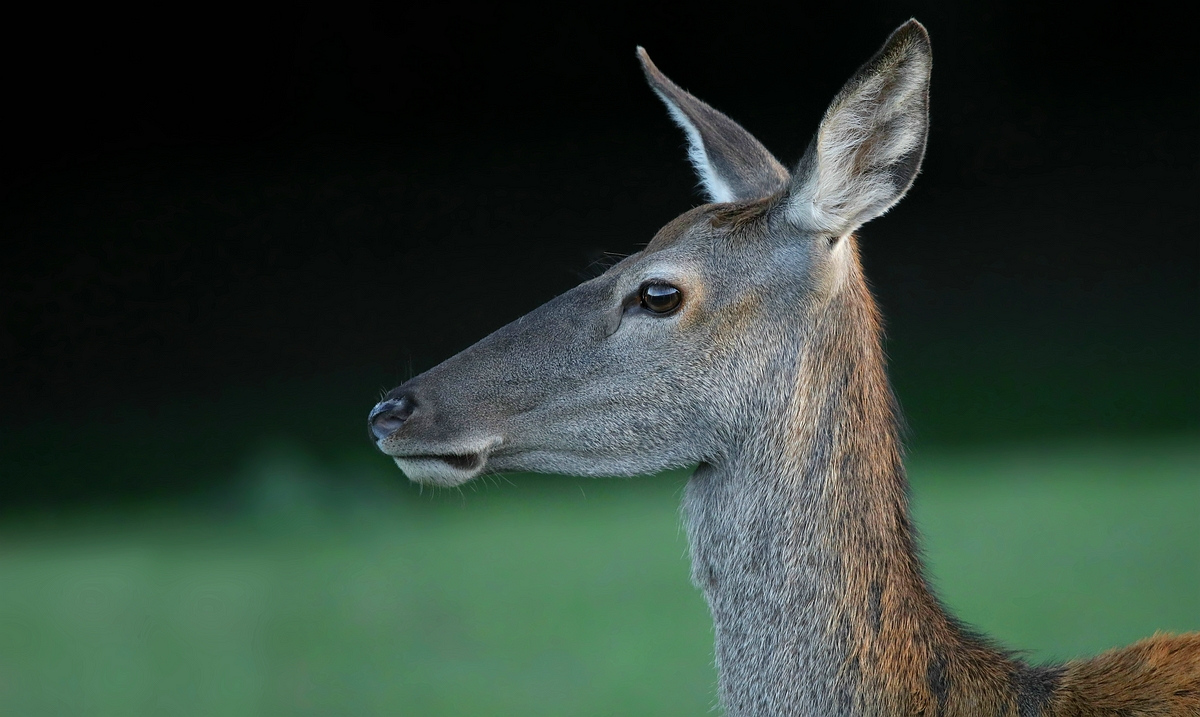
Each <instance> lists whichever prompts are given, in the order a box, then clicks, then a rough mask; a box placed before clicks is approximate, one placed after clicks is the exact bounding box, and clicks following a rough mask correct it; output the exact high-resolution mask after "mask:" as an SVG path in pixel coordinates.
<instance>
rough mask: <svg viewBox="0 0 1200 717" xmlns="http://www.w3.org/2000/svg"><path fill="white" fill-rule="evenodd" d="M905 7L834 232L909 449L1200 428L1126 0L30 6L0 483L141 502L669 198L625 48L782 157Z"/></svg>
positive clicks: (622, 232) (1135, 33) (361, 395)
mask: <svg viewBox="0 0 1200 717" xmlns="http://www.w3.org/2000/svg"><path fill="white" fill-rule="evenodd" d="M910 16H915V17H917V18H918V19H919V20H921V21H922V22H923V23H925V24H926V26H927V27H928V28H929V31H930V33H931V35H932V38H933V48H934V58H935V62H934V74H933V89H932V113H933V114H932V128H931V138H930V145H929V151H928V154H927V157H926V162H925V165H924V171H923V173H922V176H921V177H920V178H919V179H918V181H917V184H916V186H915V187H914V189H913V190H912V192H911V193H910V194H909V196H908V197H907V198H906V199H905V201H904V202H903V203H902V204H901V205H899V206H898V207H897V208H896V209H895V210H893V212H892V213H891V214H890V215H889V216H887V217H886V218H884V219H882V220H879V221H877V222H875V223H873V224H870V225H868V226H867V227H865V228H864V229H863V230H862V232H861V235H862V237H863V247H864V254H865V257H864V259H865V262H866V264H867V270H868V273H869V276H871V278H872V280H873V283H874V286H875V289H876V292H877V296H878V297H879V299H880V302H881V304H882V305H883V309H884V312H885V314H886V316H887V317H888V320H889V336H890V339H889V344H888V350H889V353H890V355H891V357H892V374H893V378H894V381H895V384H896V387H897V391H898V393H899V395H900V399H901V402H902V403H903V405H904V407H905V409H906V412H907V414H908V417H909V422H910V424H911V436H910V442H911V443H912V444H913V446H914V447H916V448H922V447H925V446H938V445H959V444H979V443H984V442H994V441H1043V440H1057V439H1059V438H1062V439H1069V438H1073V437H1079V436H1087V437H1100V438H1103V437H1104V436H1108V435H1117V434H1121V435H1125V434H1157V433H1174V432H1180V431H1193V430H1195V429H1196V428H1197V426H1198V425H1200V382H1198V381H1197V376H1198V374H1197V368H1198V358H1200V346H1198V338H1200V330H1198V329H1200V301H1198V299H1200V288H1198V284H1200V281H1198V278H1200V256H1198V242H1197V230H1196V226H1197V224H1196V220H1197V210H1196V200H1197V167H1198V163H1197V160H1198V157H1200V153H1198V147H1197V141H1196V133H1197V128H1200V113H1198V111H1197V109H1198V104H1200V103H1198V99H1200V89H1198V83H1197V81H1196V76H1195V68H1196V66H1197V62H1196V59H1197V58H1196V52H1195V47H1196V42H1195V39H1194V37H1191V36H1189V35H1188V34H1186V33H1185V27H1186V26H1187V23H1186V22H1185V20H1184V18H1183V17H1180V16H1178V15H1176V14H1174V13H1172V12H1169V11H1166V10H1164V9H1162V8H1155V7H1151V6H1149V5H1147V4H1144V3H1139V4H1136V5H1130V6H1127V7H1126V8H1125V9H1123V10H1121V11H1119V12H1117V11H1106V10H1105V9H1103V8H1101V7H1097V6H1089V8H1088V9H1087V11H1086V12H1080V11H1076V10H1074V9H1073V7H1068V6H1066V5H1064V6H1061V7H1047V6H1045V5H1042V4H1036V5H1035V4H1029V5H1020V4H1005V5H990V6H985V5H974V4H972V5H966V4H961V3H946V4H939V3H924V2H916V3H882V2H867V3H862V2H859V3H853V4H845V5H831V4H829V3H820V4H818V3H812V4H804V3H793V4H790V5H787V6H781V7H768V6H734V5H730V4H725V5H722V6H721V7H719V8H707V9H706V8H702V7H700V6H697V5H694V4H692V5H684V4H675V5H667V4H660V5H654V6H642V5H632V4H631V5H622V4H614V3H610V4H603V5H601V4H594V5H586V6H581V7H572V8H570V9H566V8H560V9H557V10H549V11H544V10H533V9H523V8H517V7H509V6H491V7H488V8H478V9H477V8H472V7H467V6H465V5H461V4H458V3H452V2H446V3H437V4H431V5H427V6H424V7H420V8H416V7H409V6H404V5H400V4H386V3H339V4H337V5H332V4H330V5H326V4H321V3H313V4H311V5H309V6H307V7H306V8H299V7H291V6H289V7H280V8H268V7H264V6H220V5H213V4H210V3H206V4H194V5H176V6H172V7H171V8H169V9H168V8H164V7H157V8H151V7H132V6H129V7H125V8H119V9H113V8H90V9H84V10H78V9H72V10H71V11H70V12H67V11H66V10H65V9H63V8H47V9H45V10H43V11H40V12H39V13H35V14H26V15H14V16H12V17H11V18H10V20H9V25H8V33H7V34H8V36H9V38H8V39H7V40H6V41H5V43H3V50H2V52H3V53H4V55H5V58H4V69H3V73H4V76H5V78H4V96H5V98H6V102H5V105H6V106H7V108H8V111H7V112H6V113H5V114H6V115H7V117H6V119H7V120H8V127H9V129H8V130H7V131H6V133H5V137H6V139H7V141H6V142H5V144H4V150H3V152H4V161H3V167H4V175H3V178H2V190H3V198H2V200H0V207H2V209H0V211H2V214H0V222H2V224H0V228H2V231H3V237H4V246H5V249H4V253H3V255H2V257H0V369H2V370H0V397H2V398H0V471H2V472H0V501H3V504H4V505H5V506H7V507H10V508H11V507H13V506H17V507H20V506H27V505H35V504H49V505H57V504H61V503H68V504H69V503H94V502H108V501H125V500H131V499H133V500H136V499H141V498H144V497H153V496H158V497H160V498H163V497H166V498H171V497H174V496H186V495H191V494H194V493H195V492H197V491H204V490H207V489H209V488H210V487H212V485H213V484H214V483H220V482H221V481H222V480H226V479H225V478H219V477H214V476H223V475H226V474H227V471H226V469H227V468H228V467H229V466H232V465H234V464H235V463H236V462H237V460H238V459H239V457H240V456H242V454H243V453H244V452H245V451H246V450H248V449H249V448H250V447H252V446H254V445H256V444H257V443H259V442H260V441H262V440H266V439H270V438H273V437H281V436H282V437H287V438H289V439H292V440H297V441H301V442H303V443H304V444H305V445H306V446H309V447H310V449H311V450H312V451H314V452H315V453H316V454H317V455H330V454H335V453H336V454H338V455H342V456H345V455H361V456H365V457H366V458H364V460H367V459H374V458H377V457H376V456H374V454H373V453H372V450H373V449H372V448H371V447H370V445H369V444H368V443H367V441H366V440H365V417H366V413H367V411H368V410H369V408H370V407H371V405H372V404H373V403H374V402H375V401H376V400H377V397H378V395H379V391H380V390H386V389H388V388H390V387H392V386H393V385H396V384H397V383H399V382H400V381H402V380H403V379H405V378H406V377H408V376H409V375H411V374H412V373H414V372H418V371H421V370H423V369H425V368H427V367H429V366H431V365H433V364H434V363H436V362H437V361H439V360H441V359H443V358H445V357H447V356H449V355H451V354H452V353H453V352H455V351H457V350H459V349H462V348H464V347H466V346H468V345H470V344H471V343H472V342H474V341H475V340H477V339H478V338H480V337H482V336H483V335H485V334H486V333H487V332H489V331H490V330H492V329H494V328H497V327H499V326H500V325H502V324H504V323H506V322H508V321H510V320H512V319H514V318H516V317H518V316H520V315H521V314H522V313H524V312H526V311H528V310H529V309H531V308H533V307H535V306H536V305H538V304H540V303H541V302H543V301H545V300H547V299H549V298H550V297H552V296H554V295H555V294H557V293H560V292H562V291H564V290H566V289H568V288H570V287H571V286H572V285H574V284H575V283H578V281H580V280H581V279H583V278H587V277H588V276H591V275H592V274H593V273H594V272H596V271H598V270H599V269H597V268H596V266H597V265H602V264H603V262H604V260H605V252H615V253H629V252H633V251H636V250H637V249H638V248H639V247H640V246H641V245H642V244H644V243H645V242H647V241H648V240H649V238H650V237H651V236H652V235H653V233H654V231H655V230H656V229H657V228H658V227H659V226H661V225H662V224H664V223H665V222H666V221H668V220H670V219H671V218H672V217H673V216H675V215H677V214H679V213H680V212H682V211H684V210H686V209H687V208H688V207H690V206H693V205H695V204H697V203H699V202H700V198H699V195H698V193H697V192H696V181H695V179H694V177H693V176H692V174H691V170H690V168H689V167H688V166H687V163H686V161H685V158H684V149H683V138H682V136H681V133H680V132H679V131H678V130H677V129H676V128H675V127H674V126H672V125H671V123H670V122H669V120H668V119H667V117H666V113H665V112H664V111H663V109H662V107H661V106H660V105H659V103H658V101H657V99H656V98H655V97H654V96H653V94H652V93H651V92H650V91H649V90H648V89H647V88H646V87H645V86H644V82H643V79H642V77H641V74H640V71H639V69H638V66H637V62H636V60H635V58H634V52H633V51H634V47H635V45H638V44H641V45H644V46H645V47H646V48H647V49H648V50H649V51H650V53H651V55H652V56H653V57H654V59H655V61H656V62H657V64H658V65H659V67H660V68H661V69H662V70H663V71H664V72H666V73H667V74H668V75H670V76H671V77H672V78H673V79H675V80H676V81H677V82H679V83H680V84H681V85H683V86H684V87H686V88H688V89H690V90H692V91H693V92H695V93H696V94H697V95H698V96H700V97H701V98H703V99H705V100H707V101H709V102H710V103H712V104H713V105H714V106H716V107H717V108H719V109H721V110H723V111H725V112H727V113H728V114H730V115H731V116H732V117H734V118H735V119H737V120H738V121H740V122H741V123H742V124H743V125H745V126H746V127H747V128H748V129H750V130H751V131H752V132H754V133H755V134H756V135H757V136H758V137H759V138H760V139H761V140H762V141H763V142H764V144H766V145H767V147H769V148H770V149H771V150H772V151H774V152H775V153H776V154H777V156H779V157H780V159H781V160H782V161H784V162H785V163H789V164H790V163H791V162H794V161H795V159H796V158H797V157H798V156H799V154H800V152H801V150H802V149H803V147H804V145H805V144H806V143H807V141H808V138H809V137H810V136H811V134H812V132H813V131H814V130H815V128H816V125H817V122H818V121H819V119H820V116H821V113H822V112H823V110H824V108H825V106H826V105H827V103H828V101H829V100H830V99H831V98H832V96H833V94H834V93H835V92H836V91H837V90H838V88H839V87H840V85H841V83H842V82H843V81H845V79H846V78H848V77H849V76H850V75H851V73H852V72H853V71H854V70H855V69H856V68H857V66H858V65H859V64H860V63H861V62H863V61H865V60H866V59H867V58H868V57H870V55H871V54H872V53H873V52H874V51H875V50H876V49H877V48H878V46H879V45H880V44H881V43H882V42H883V40H884V39H885V38H886V37H887V35H888V33H889V32H890V31H891V30H892V29H893V28H894V27H895V26H896V25H898V24H899V23H901V22H903V21H904V20H905V19H907V18H908V17H910Z"/></svg>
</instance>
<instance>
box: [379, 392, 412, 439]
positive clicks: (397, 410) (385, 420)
mask: <svg viewBox="0 0 1200 717" xmlns="http://www.w3.org/2000/svg"><path fill="white" fill-rule="evenodd" d="M416 408H417V402H416V401H414V400H413V399H412V398H411V397H410V396H400V397H399V398H389V399H387V400H386V401H380V402H379V403H377V404H375V408H373V409H371V415H370V416H369V417H368V418H367V423H368V424H370V426H371V435H372V436H374V437H375V440H377V441H381V440H383V439H384V438H387V437H388V436H390V435H392V434H393V433H395V432H396V429H398V428H400V426H403V425H404V422H405V421H407V420H408V417H409V416H411V415H412V414H413V411H414V410H416Z"/></svg>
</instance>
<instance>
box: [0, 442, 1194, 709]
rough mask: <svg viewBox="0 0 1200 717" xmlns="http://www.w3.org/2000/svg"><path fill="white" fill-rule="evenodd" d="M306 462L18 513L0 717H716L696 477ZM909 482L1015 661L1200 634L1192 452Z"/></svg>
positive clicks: (963, 458)
mask: <svg viewBox="0 0 1200 717" xmlns="http://www.w3.org/2000/svg"><path fill="white" fill-rule="evenodd" d="M298 445H299V444H295V443H291V444H289V443H287V442H275V443H268V444H265V445H262V446H259V447H258V448H257V449H255V450H253V451H250V452H249V453H248V454H247V455H248V456H249V457H247V458H245V459H243V460H242V461H241V463H240V464H239V465H238V466H237V467H236V469H235V471H234V472H235V474H236V475H235V478H234V480H232V481H231V482H229V483H228V487H227V489H225V490H222V491H220V492H217V493H214V494H213V495H212V496H211V497H209V498H206V499H203V500H189V501H186V502H176V503H171V502H169V501H167V502H164V501H151V502H148V503H146V504H145V505H143V506H141V507H139V506H138V505H136V504H134V505H131V504H128V503H124V504H119V505H117V506H115V507H112V508H109V509H101V508H77V509H74V510H72V511H67V512H63V511H55V512H44V513H38V512H32V513H30V512H26V513H22V514H20V515H10V516H7V517H6V518H5V520H4V521H3V522H2V523H0V585H2V586H3V587H2V590H0V713H2V714H6V715H7V714H11V715H31V716H32V715H96V716H101V715H114V716H116V715H142V714H145V715H160V714H161V715H514V716H516V715H522V716H525V717H528V716H529V715H699V714H709V713H711V710H712V709H713V708H714V705H715V682H716V674H715V672H714V669H713V666H712V644H711V643H712V630H711V624H710V621H709V617H708V614H707V610H706V607H705V605H704V601H703V599H702V597H701V595H700V594H699V592H697V591H696V590H694V589H693V588H692V587H691V586H690V584H689V582H688V561H687V549H686V541H685V537H684V534H683V531H682V528H681V523H680V519H679V499H680V494H681V491H682V488H683V485H684V483H685V481H686V478H687V476H686V473H670V474H664V475H659V476H653V477H647V478H642V479H635V480H586V479H576V478H565V477H551V476H524V475H514V476H507V477H505V478H503V479H497V478H493V479H490V480H488V481H485V482H480V483H478V484H475V485H468V486H466V487H464V488H462V489H461V490H454V491H445V490H443V491H430V490H428V489H426V490H424V491H421V490H419V489H417V488H416V487H414V486H409V485H407V484H406V483H404V482H402V481H401V480H400V478H401V476H400V474H399V472H398V471H396V470H395V468H394V467H393V466H391V465H390V464H389V462H388V461H387V459H386V458H385V457H382V456H377V455H373V454H371V453H370V452H369V451H367V450H361V451H356V452H352V453H347V454H345V455H343V456H341V457H329V456H321V457H318V456H316V455H313V454H310V453H308V452H306V451H305V450H304V449H301V448H299V447H298ZM909 465H910V476H911V480H912V483H913V493H914V495H913V502H914V509H915V513H916V520H917V524H918V526H919V528H920V530H921V532H922V535H923V542H924V546H925V550H926V556H927V560H928V565H929V568H930V572H931V582H932V583H933V584H934V585H935V586H936V587H937V589H938V590H939V591H940V593H941V595H942V596H943V597H944V599H945V601H946V603H947V604H948V605H949V606H950V607H951V608H952V609H953V610H954V611H955V612H956V613H957V614H958V615H959V616H960V617H961V618H963V619H964V620H966V621H967V622H969V623H971V624H973V625H975V626H976V627H978V628H980V629H982V630H985V631H987V632H989V633H991V634H992V635H994V636H995V637H996V638H997V639H998V640H1000V641H1001V642H1002V643H1003V644H1004V645H1005V646H1008V647H1012V648H1018V649H1022V650H1026V651H1028V652H1027V654H1028V656H1029V658H1030V659H1032V660H1035V661H1041V660H1050V659H1065V658H1071V657H1074V656H1079V655H1085V654H1088V653H1092V652H1096V651H1099V650H1103V649H1105V648H1109V647H1113V646H1116V645H1120V644H1123V643H1127V642H1130V641H1133V640H1135V639H1137V638H1139V637H1142V636H1147V635H1150V634H1152V633H1154V632H1155V631H1158V630H1167V631H1184V630H1195V629H1200V518H1198V516H1200V469H1198V467H1200V436H1196V435H1192V434H1180V435H1175V436H1173V437H1159V438H1147V437H1143V438H1133V437H1131V438H1125V439H1113V440H1108V441H1103V442H1100V441H1078V440H1076V441H1069V440H1064V441H1061V442H1059V443H1057V444H1051V445H1044V444H1038V445H1036V446H1033V447H1022V446H1021V445H1019V444H1017V445H1010V446H1007V447H975V448H961V447H960V448H953V447H945V448H940V449H930V450H926V451H919V452H917V453H916V454H915V455H914V456H912V458H911V460H910V461H909ZM81 470H82V468H81ZM168 479H169V476H167V475H164V480H168Z"/></svg>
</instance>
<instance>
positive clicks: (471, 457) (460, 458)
mask: <svg viewBox="0 0 1200 717" xmlns="http://www.w3.org/2000/svg"><path fill="white" fill-rule="evenodd" d="M397 458H399V459H401V460H405V461H441V462H442V463H445V464H447V465H449V466H450V467H451V468H454V469H455V470H460V471H473V470H476V469H478V468H479V467H480V466H482V464H483V455H482V454H480V453H466V454H461V455H460V454H454V453H445V454H434V455H423V456H397Z"/></svg>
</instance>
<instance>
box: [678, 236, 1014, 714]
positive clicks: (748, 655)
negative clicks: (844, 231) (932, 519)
mask: <svg viewBox="0 0 1200 717" xmlns="http://www.w3.org/2000/svg"><path fill="white" fill-rule="evenodd" d="M844 241H845V240H844ZM851 270H852V271H851V272H850V276H848V277H841V283H840V286H839V290H838V291H837V292H835V293H834V295H833V296H832V297H831V298H830V299H829V301H827V302H826V303H825V304H824V305H823V306H819V307H816V308H815V309H814V312H815V314H814V315H813V316H812V317H811V321H809V322H808V325H809V327H810V328H808V329H806V335H804V336H803V337H802V341H801V342H800V345H802V346H803V349H802V350H801V351H800V354H799V356H797V357H796V358H795V360H794V363H793V364H792V365H790V366H787V367H782V366H781V367H780V369H779V371H777V372H775V374H776V375H777V376H778V377H779V378H778V381H779V383H780V385H778V386H776V387H774V388H775V389H776V390H777V391H778V392H779V395H785V396H787V395H790V396H791V397H792V398H791V400H790V401H788V402H786V405H780V406H778V407H773V408H770V409H768V413H767V415H765V417H764V418H763V419H762V425H761V426H760V428H759V429H758V430H755V431H751V432H748V433H749V434H751V435H747V437H746V439H745V441H744V442H743V444H742V445H739V446H737V447H736V448H735V449H734V450H733V451H731V452H730V454H729V455H728V456H727V457H725V459H723V460H722V461H720V462H714V463H712V464H703V465H701V467H700V468H699V469H697V471H696V473H695V475H694V476H693V477H692V479H691V481H690V482H689V484H688V488H687V491H686V494H685V498H684V509H685V513H686V516H687V521H688V533H689V539H690V543H691V551H692V576H693V581H694V582H695V583H696V584H697V586H699V587H700V588H701V589H702V590H703V592H704V594H705V597H706V599H707V600H708V604H709V607H710V609H711V611H712V615H713V620H714V625H715V629H716V657H717V667H718V670H719V673H720V692H721V698H722V702H723V704H724V706H725V709H726V711H727V713H728V714H730V715H773V714H787V715H873V714H880V715H882V714H888V715H902V714H919V713H922V712H921V710H925V711H924V712H923V713H924V714H931V715H932V714H946V715H948V714H953V713H954V710H953V704H951V703H957V698H956V695H959V693H962V695H961V696H963V697H966V696H967V695H966V692H968V691H972V690H974V691H975V692H978V690H979V689H980V688H979V684H980V681H981V680H982V682H983V683H994V684H995V685H997V687H996V690H994V691H995V692H996V694H995V695H993V696H992V697H988V699H990V700H992V701H995V702H996V704H997V705H999V704H1000V702H1002V701H1004V699H1005V698H1004V694H1005V690H1004V689H1003V687H1002V686H1003V685H1004V684H1006V681H1008V682H1011V680H1010V679H1009V678H1010V677H1011V674H1010V673H1011V671H1012V665H1011V664H1010V663H1009V662H1008V661H1007V660H1006V659H1005V658H1004V657H1003V656H1002V655H1000V654H999V653H997V652H995V651H992V650H989V649H988V648H986V647H985V646H983V645H982V644H980V643H979V642H978V641H975V640H973V639H971V638H969V637H965V636H964V635H963V633H962V631H960V630H959V629H958V627H957V626H956V624H955V623H954V622H953V620H952V619H951V618H949V617H948V616H947V615H946V614H945V613H944V611H943V610H942V609H941V608H940V606H939V605H938V603H937V601H936V599H935V598H934V597H933V596H932V595H931V594H930V592H929V590H928V589H927V588H926V586H925V582H924V579H923V577H922V574H921V565H920V561H919V558H918V557H917V553H916V550H915V548H914V544H913V540H914V538H913V533H912V530H911V528H910V523H909V509H908V502H907V483H906V479H905V476H904V469H903V465H902V462H901V452H900V445H899V440H898V436H897V427H896V416H895V412H894V409H893V400H892V396H891V392H890V389H889V387H888V384H887V380H886V376H885V371H884V362H883V354H882V349H881V346H880V330H879V322H878V318H877V315H876V309H875V306H874V303H873V301H872V299H871V297H870V294H869V292H868V290H867V288H866V285H865V282H863V281H862V280H861V276H860V274H859V273H858V271H857V262H855V263H854V265H853V266H851ZM781 403H782V402H781ZM952 672H953V673H954V674H951V673H952ZM979 696H981V695H976V697H979ZM993 698H994V699H993ZM963 704H966V703H965V702H964V703H963ZM980 704H981V703H979V702H977V701H976V702H974V705H975V706H976V707H978V706H979V705H980ZM977 714H988V712H986V711H980V712H977ZM997 714H1001V713H1000V712H997Z"/></svg>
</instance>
